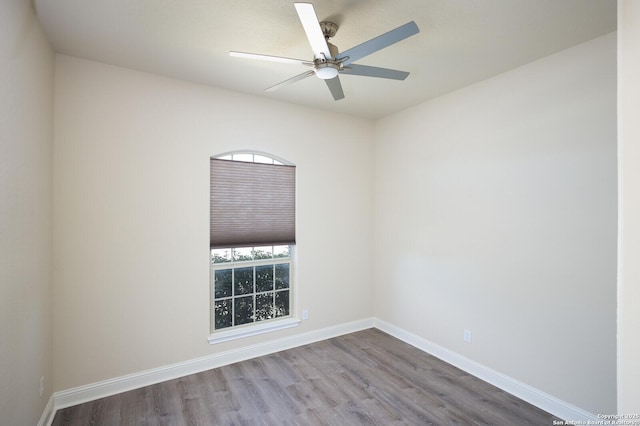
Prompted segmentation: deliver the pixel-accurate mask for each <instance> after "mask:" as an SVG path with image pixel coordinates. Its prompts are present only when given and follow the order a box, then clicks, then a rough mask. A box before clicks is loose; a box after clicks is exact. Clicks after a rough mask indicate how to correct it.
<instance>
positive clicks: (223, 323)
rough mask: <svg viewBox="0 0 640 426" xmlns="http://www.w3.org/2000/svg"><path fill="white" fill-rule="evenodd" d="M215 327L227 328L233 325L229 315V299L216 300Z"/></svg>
mask: <svg viewBox="0 0 640 426" xmlns="http://www.w3.org/2000/svg"><path fill="white" fill-rule="evenodd" d="M214 322H215V329H216V330H218V329H220V328H227V327H231V326H232V325H233V321H232V317H231V299H225V300H218V301H217V302H216V304H215V306H214Z"/></svg>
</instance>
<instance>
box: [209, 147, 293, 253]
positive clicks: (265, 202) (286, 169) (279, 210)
mask: <svg viewBox="0 0 640 426" xmlns="http://www.w3.org/2000/svg"><path fill="white" fill-rule="evenodd" d="M295 180H296V168H295V166H287V165H275V164H262V163H247V162H240V161H230V160H221V159H216V158H212V159H211V197H210V204H211V213H210V214H211V216H210V217H211V226H210V247H211V248H225V247H250V246H267V245H285V244H295V241H296V237H295V235H296V227H295Z"/></svg>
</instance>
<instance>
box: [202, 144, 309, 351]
mask: <svg viewBox="0 0 640 426" xmlns="http://www.w3.org/2000/svg"><path fill="white" fill-rule="evenodd" d="M210 165H211V187H210V188H211V193H210V244H209V248H210V252H211V297H212V306H211V333H212V334H211V337H210V338H209V340H210V342H212V343H213V342H219V341H225V340H229V339H232V338H237V337H240V336H243V335H253V334H256V333H257V332H262V331H270V330H271V329H274V328H275V329H281V328H283V327H287V326H292V325H296V324H297V323H298V320H297V319H294V318H293V316H292V279H291V277H292V251H293V246H294V245H295V170H296V169H295V166H294V165H292V164H288V163H287V162H286V161H283V160H282V159H279V158H275V157H273V156H270V155H267V154H264V153H257V152H234V153H227V154H223V155H220V156H216V157H211V162H210Z"/></svg>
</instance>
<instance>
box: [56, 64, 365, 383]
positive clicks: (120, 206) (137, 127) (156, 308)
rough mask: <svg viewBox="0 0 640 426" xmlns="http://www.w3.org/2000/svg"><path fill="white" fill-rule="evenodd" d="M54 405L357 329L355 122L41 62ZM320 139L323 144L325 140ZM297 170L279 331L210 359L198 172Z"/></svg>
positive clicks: (359, 255)
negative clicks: (47, 138)
mask: <svg viewBox="0 0 640 426" xmlns="http://www.w3.org/2000/svg"><path fill="white" fill-rule="evenodd" d="M56 66H57V68H56V84H55V95H56V104H55V108H56V120H55V155H54V176H55V177H54V182H55V195H56V196H55V200H54V247H55V251H54V253H55V265H56V269H55V274H54V286H55V296H54V315H55V339H54V340H55V343H54V371H55V381H54V383H55V388H56V389H57V390H60V389H67V388H70V387H74V386H78V385H83V384H87V383H92V382H96V381H99V380H102V379H108V378H112V377H116V376H120V375H123V374H127V373H134V372H139V371H141V370H145V369H150V368H153V367H159V366H163V365H166V364H170V363H175V362H180V361H185V360H189V359H192V358H196V357H200V356H205V355H208V354H212V353H215V352H219V351H223V350H228V349H231V348H234V347H239V346H246V345H250V344H252V343H257V342H261V341H266V340H269V339H274V338H278V337H282V336H285V335H291V334H295V333H300V332H303V331H310V330H313V329H320V328H323V327H328V326H332V325H338V324H342V323H345V322H348V321H352V320H358V319H362V318H368V317H371V316H372V314H373V301H372V296H371V291H370V290H371V287H370V286H371V282H372V279H373V275H372V272H371V264H370V261H371V252H372V244H373V240H372V235H371V229H372V219H371V215H370V212H371V208H372V205H373V198H372V190H373V186H372V184H371V181H372V176H373V175H372V172H373V153H372V150H371V145H370V144H371V139H372V138H373V135H372V131H373V127H372V125H371V122H369V121H366V120H362V119H356V118H352V117H345V116H340V115H336V114H331V113H327V112H322V111H319V110H312V109H306V108H301V107H299V106H293V105H288V104H282V103H277V102H273V101H270V100H265V99H259V98H254V97H249V96H244V95H240V94H236V93H232V92H227V91H223V90H217V89H214V88H210V87H205V86H200V85H195V84H190V83H186V82H180V81H176V80H171V79H167V78H162V77H158V76H154V75H150V74H145V73H141V72H135V71H131V70H126V69H122V68H117V67H112V66H107V65H103V64H99V63H95V62H90V61H84V60H79V59H75V58H71V57H67V56H61V55H58V56H57V62H56ZM334 136H335V137H334ZM238 149H248V150H258V151H264V152H268V153H271V154H273V155H276V156H278V157H282V158H284V159H286V160H288V161H291V162H293V163H294V164H296V165H297V195H298V198H297V240H298V262H297V268H296V271H297V291H298V295H297V302H298V308H307V309H308V310H309V320H308V321H304V322H302V324H301V325H300V326H299V327H297V328H293V329H289V330H285V331H280V332H276V333H272V334H268V335H262V336H257V337H251V338H247V339H243V340H241V341H234V342H229V343H222V344H217V345H214V346H211V345H209V344H208V342H207V337H208V335H209V301H208V299H209V268H208V264H209V260H208V254H207V252H208V235H209V213H208V209H209V205H208V203H209V157H210V156H211V155H216V154H220V153H223V152H226V151H231V150H238Z"/></svg>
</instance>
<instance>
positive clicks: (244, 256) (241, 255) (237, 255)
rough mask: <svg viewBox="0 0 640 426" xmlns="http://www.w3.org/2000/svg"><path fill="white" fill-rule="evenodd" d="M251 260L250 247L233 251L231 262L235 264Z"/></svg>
mask: <svg viewBox="0 0 640 426" xmlns="http://www.w3.org/2000/svg"><path fill="white" fill-rule="evenodd" d="M252 259H253V249H252V248H251V247H243V248H236V249H233V260H234V261H235V262H242V261H245V260H252Z"/></svg>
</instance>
